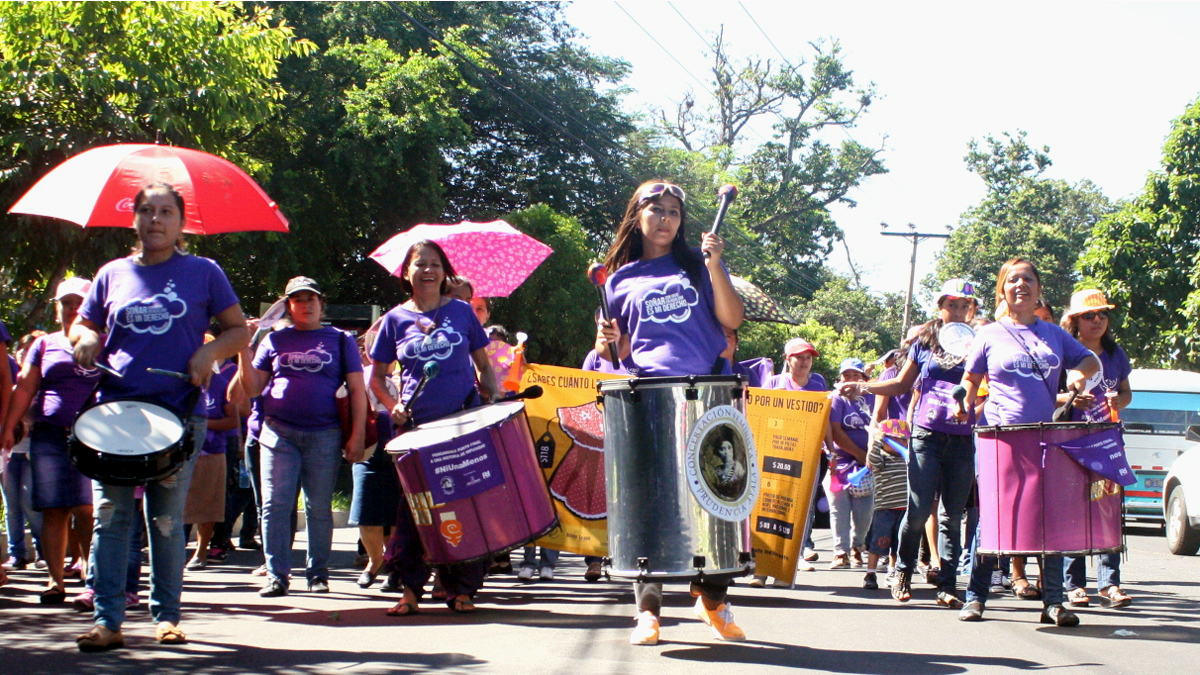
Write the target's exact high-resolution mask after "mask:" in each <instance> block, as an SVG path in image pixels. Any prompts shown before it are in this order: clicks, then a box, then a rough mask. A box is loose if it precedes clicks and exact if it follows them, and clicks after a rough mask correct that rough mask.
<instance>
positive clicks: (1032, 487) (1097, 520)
mask: <svg viewBox="0 0 1200 675" xmlns="http://www.w3.org/2000/svg"><path fill="white" fill-rule="evenodd" d="M1116 426H1118V425H1116V424H1113V423H1108V422H1105V423H1102V424H1095V423H1087V422H1061V423H1043V424H1017V425H1010V426H994V427H977V428H976V429H975V448H976V466H977V469H978V473H979V552H980V553H984V554H990V555H1051V556H1058V555H1067V556H1081V555H1090V554H1093V553H1109V552H1114V551H1121V550H1123V549H1124V546H1123V545H1122V542H1121V488H1120V486H1119V485H1117V484H1116V483H1114V482H1112V481H1110V480H1107V479H1105V478H1102V477H1100V476H1098V475H1097V474H1095V473H1093V472H1091V471H1089V470H1087V469H1085V468H1083V467H1082V466H1080V465H1079V464H1078V463H1077V462H1076V461H1075V460H1073V459H1072V458H1071V457H1070V456H1069V455H1068V454H1067V453H1066V452H1064V451H1063V450H1062V449H1061V448H1060V447H1058V444H1060V443H1066V442H1069V441H1073V440H1076V439H1079V438H1083V437H1085V436H1089V435H1091V434H1094V433H1097V432H1100V431H1105V430H1108V429H1112V428H1113V427H1116Z"/></svg>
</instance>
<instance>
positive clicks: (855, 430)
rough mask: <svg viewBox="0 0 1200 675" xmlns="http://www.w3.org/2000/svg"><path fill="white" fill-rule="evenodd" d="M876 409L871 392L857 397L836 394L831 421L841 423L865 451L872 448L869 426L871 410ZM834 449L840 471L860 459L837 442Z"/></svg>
mask: <svg viewBox="0 0 1200 675" xmlns="http://www.w3.org/2000/svg"><path fill="white" fill-rule="evenodd" d="M874 409H875V397H874V396H872V395H870V394H867V395H865V396H859V397H858V398H856V399H850V398H847V397H845V396H835V397H833V403H832V404H830V406H829V423H830V424H838V425H841V427H842V431H845V432H846V435H847V436H849V437H850V440H851V441H854V444H855V445H857V446H858V449H859V450H862V451H864V452H865V451H867V450H869V449H870V447H869V446H868V445H867V444H868V442H869V441H870V432H868V431H867V427H868V426H869V425H870V424H871V417H872V414H871V411H873V410H874ZM834 449H835V450H837V453H838V468H839V472H840V471H841V469H842V468H843V467H845V466H847V465H848V464H850V463H853V464H855V465H857V463H858V460H857V459H855V458H854V455H852V454H850V453H849V452H847V451H845V450H843V449H842V448H841V447H839V446H838V445H837V443H836V442H835V443H834Z"/></svg>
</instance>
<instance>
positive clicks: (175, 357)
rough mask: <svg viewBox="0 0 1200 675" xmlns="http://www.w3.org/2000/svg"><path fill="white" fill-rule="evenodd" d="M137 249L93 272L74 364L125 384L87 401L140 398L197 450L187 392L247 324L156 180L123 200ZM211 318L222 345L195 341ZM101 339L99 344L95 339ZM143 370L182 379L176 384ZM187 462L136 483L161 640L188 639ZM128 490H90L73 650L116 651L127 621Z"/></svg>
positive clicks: (199, 424) (198, 421)
mask: <svg viewBox="0 0 1200 675" xmlns="http://www.w3.org/2000/svg"><path fill="white" fill-rule="evenodd" d="M133 213H134V217H133V226H134V229H135V231H136V232H137V238H138V246H137V247H136V249H135V251H134V253H133V254H132V255H130V256H129V257H127V258H121V259H118V260H114V261H112V262H110V263H108V264H107V265H105V266H104V267H102V268H100V272H99V274H97V275H96V281H95V283H93V284H92V289H91V291H90V292H89V293H88V296H87V298H86V299H85V300H84V302H83V306H82V307H81V308H80V310H79V317H78V318H77V319H76V320H75V324H74V325H73V326H72V328H71V332H70V337H71V342H72V343H73V344H74V345H75V361H76V363H78V364H80V365H81V366H84V367H92V366H93V365H95V364H96V362H97V361H98V360H100V359H101V357H102V356H103V360H104V361H107V364H108V366H109V367H110V368H112V369H115V370H116V371H119V372H121V373H123V377H104V378H102V379H101V382H100V386H99V388H98V389H97V398H98V400H100V401H108V400H111V399H117V398H138V399H143V400H147V401H149V402H152V403H156V404H158V405H161V406H164V407H166V408H170V409H172V410H176V411H179V412H180V413H181V414H182V415H183V416H185V417H186V419H187V422H186V424H187V430H186V432H185V439H186V438H190V439H191V443H192V444H193V445H192V446H191V447H192V448H193V449H198V448H199V447H200V445H202V444H203V443H204V431H205V419H204V417H203V410H202V409H200V410H197V409H196V408H195V407H193V408H192V409H190V410H184V408H185V407H186V404H188V403H192V404H195V403H198V399H197V398H196V397H195V396H194V395H193V392H194V391H195V387H204V386H207V385H208V382H209V379H210V378H212V375H213V364H214V363H217V362H219V361H221V360H223V359H227V358H229V357H231V356H233V355H234V354H237V353H238V351H239V350H240V349H242V348H243V347H244V346H245V345H246V343H247V342H249V340H250V332H249V330H247V328H246V318H245V316H244V315H243V314H242V308H241V306H240V305H239V304H238V299H237V296H236V295H234V293H233V288H232V287H231V286H230V285H229V279H228V278H226V276H225V273H224V272H223V271H222V270H221V268H220V267H218V266H217V264H216V263H215V262H213V261H212V260H209V259H207V258H200V257H197V256H193V255H188V254H187V253H186V252H185V251H184V250H183V248H182V242H181V238H180V237H181V235H182V233H183V223H184V215H183V213H184V204H183V197H182V196H180V194H179V193H178V192H177V191H176V190H175V188H173V187H171V186H170V185H167V184H165V183H155V184H153V185H149V186H147V187H145V188H142V190H141V191H139V192H138V194H137V196H136V197H135V198H134V202H133ZM214 317H215V318H216V320H217V322H218V323H219V324H220V325H221V327H222V328H223V329H224V332H223V333H222V334H221V337H219V338H217V339H216V340H213V341H212V342H209V343H208V344H205V343H204V333H205V330H206V329H207V328H208V325H209V322H210V321H211V320H212V319H213V318H214ZM103 331H107V332H108V337H107V339H105V340H103V341H102V340H101V337H100V334H101V332H103ZM147 368H155V369H162V370H170V371H176V372H183V373H186V374H187V375H188V376H189V378H190V380H189V381H186V382H185V381H181V380H179V379H176V378H174V377H166V376H163V375H156V374H153V373H149V372H147ZM195 462H196V454H195V452H192V454H191V455H190V456H189V457H188V459H187V460H186V461H185V462H184V463H183V467H182V468H181V469H180V470H179V472H178V473H175V474H174V475H172V476H169V477H167V478H165V479H163V480H160V481H154V482H151V483H150V484H148V485H147V486H146V494H145V498H144V500H143V501H144V504H145V507H144V508H145V515H146V523H147V526H148V529H149V531H150V565H151V574H150V585H151V588H150V614H151V616H152V617H153V619H154V622H155V624H156V628H155V636H156V637H157V639H158V641H159V642H162V643H168V644H175V643H180V642H183V641H185V640H186V638H185V636H184V634H183V632H182V631H180V630H179V628H178V624H179V597H180V593H181V591H182V589H183V565H184V555H185V549H184V544H185V542H184V536H183V506H184V501H185V499H186V498H187V493H188V485H189V484H190V482H191V475H192V467H194V466H195ZM134 490H135V488H134V487H133V486H127V485H112V484H109V483H105V482H103V481H100V480H97V481H93V496H94V499H93V503H94V507H95V515H96V525H95V531H94V535H93V544H92V565H93V566H94V571H95V592H96V595H95V603H96V609H95V626H94V627H93V628H92V629H91V630H90V631H88V632H87V633H85V634H83V635H81V636H79V637H78V638H77V639H76V642H77V643H78V645H79V648H80V649H81V650H83V651H100V650H106V649H113V648H116V647H121V646H123V645H124V643H125V639H124V637H123V636H122V635H121V623H122V622H123V621H124V619H125V574H126V556H128V552H129V527H130V521H131V520H132V519H133V513H132V511H133V508H134Z"/></svg>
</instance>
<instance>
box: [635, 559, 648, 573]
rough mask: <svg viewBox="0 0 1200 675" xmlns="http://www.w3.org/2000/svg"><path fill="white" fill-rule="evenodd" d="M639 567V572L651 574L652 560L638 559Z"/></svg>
mask: <svg viewBox="0 0 1200 675" xmlns="http://www.w3.org/2000/svg"><path fill="white" fill-rule="evenodd" d="M637 566H638V571H640V572H649V571H650V559H649V558H638V559H637Z"/></svg>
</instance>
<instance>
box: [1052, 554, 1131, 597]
mask: <svg viewBox="0 0 1200 675" xmlns="http://www.w3.org/2000/svg"><path fill="white" fill-rule="evenodd" d="M1065 564H1066V572H1065V573H1064V575H1063V582H1064V583H1063V585H1064V586H1065V587H1066V590H1068V591H1073V590H1075V589H1076V588H1084V589H1086V588H1087V557H1086V556H1079V557H1078V558H1067V559H1066V562H1065ZM1120 585H1121V554H1120V553H1101V554H1100V555H1098V556H1096V590H1098V591H1103V590H1104V589H1106V588H1108V587H1109V586H1120Z"/></svg>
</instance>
